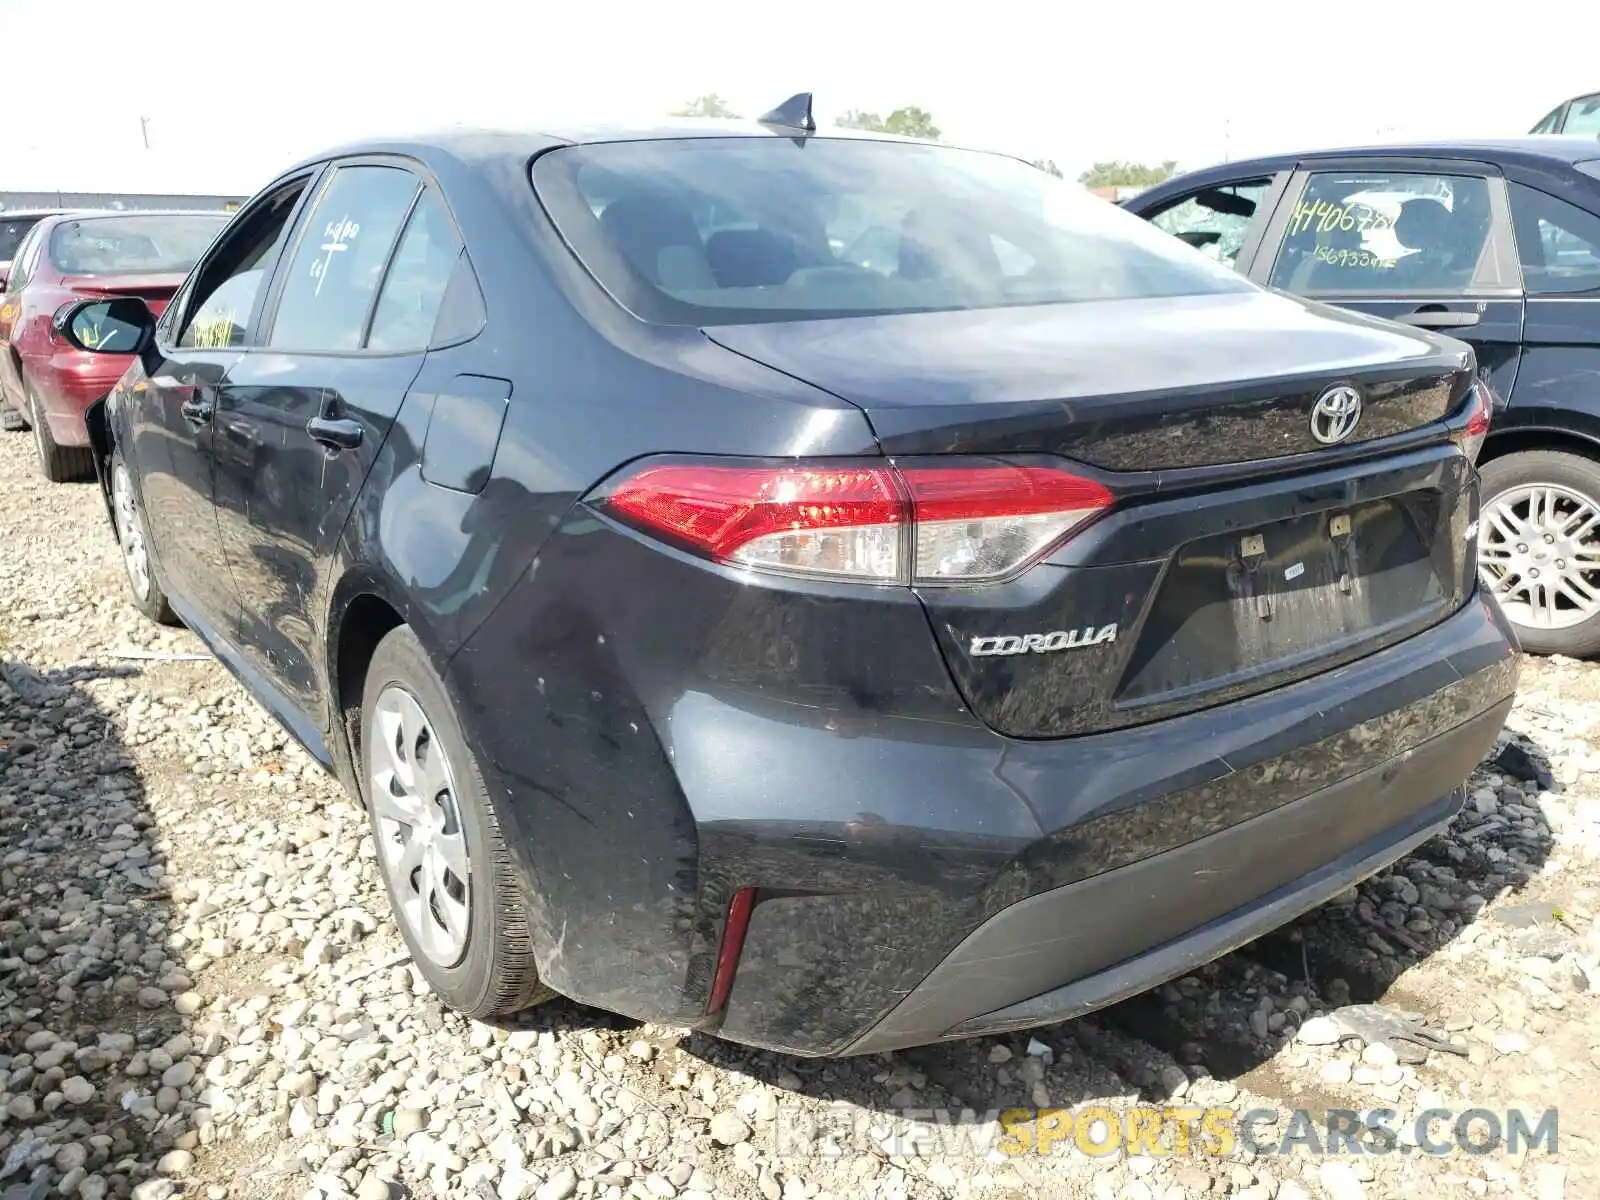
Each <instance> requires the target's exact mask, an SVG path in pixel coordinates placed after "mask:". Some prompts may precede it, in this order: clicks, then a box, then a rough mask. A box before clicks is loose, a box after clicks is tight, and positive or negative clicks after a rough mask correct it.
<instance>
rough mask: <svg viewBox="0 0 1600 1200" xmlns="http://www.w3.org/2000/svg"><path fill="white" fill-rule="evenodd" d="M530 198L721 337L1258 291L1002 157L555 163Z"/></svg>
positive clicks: (591, 266)
mask: <svg viewBox="0 0 1600 1200" xmlns="http://www.w3.org/2000/svg"><path fill="white" fill-rule="evenodd" d="M533 181H534V186H535V188H536V189H537V191H538V193H539V196H540V199H541V200H542V201H543V203H544V205H545V207H546V209H547V211H549V213H550V214H551V217H552V219H553V220H554V222H555V224H556V226H557V228H558V229H559V230H560V232H561V233H562V235H563V237H564V238H565V240H566V242H567V244H568V245H569V246H571V247H572V249H573V250H574V252H575V253H576V254H577V256H578V258H579V259H580V260H581V261H582V262H583V264H584V265H585V266H586V267H587V268H588V270H589V272H590V273H591V274H592V275H594V277H595V278H596V279H597V280H598V281H599V282H600V284H601V285H602V286H604V287H605V288H606V290H607V291H609V292H610V293H611V294H612V295H613V296H614V297H616V298H617V300H618V301H619V302H621V303H622V304H623V305H624V306H625V307H626V308H628V309H629V310H630V311H632V312H633V313H634V314H635V315H637V316H640V317H642V318H643V319H645V320H648V321H655V322H660V323H666V324H680V325H682V324H694V325H719V324H734V323H740V322H747V321H775V320H778V321H781V320H806V319H819V318H827V317H844V316H858V315H872V314H880V313H900V312H924V311H950V310H972V309H992V308H1003V307H1008V306H1015V305H1037V304H1064V303H1075V302H1081V301H1091V300H1118V299H1136V298H1150V297H1160V296H1186V295H1197V294H1203V293H1215V292H1229V291H1242V290H1249V288H1250V285H1249V284H1247V283H1245V282H1244V281H1243V280H1241V279H1239V278H1238V277H1237V276H1236V275H1234V274H1232V273H1231V272H1229V271H1227V270H1225V269H1224V268H1222V267H1220V266H1219V265H1218V264H1216V263H1213V262H1207V261H1206V260H1205V259H1204V258H1203V257H1202V256H1200V255H1198V254H1195V253H1194V252H1193V251H1191V250H1189V249H1188V248H1186V247H1184V246H1182V245H1179V244H1178V243H1177V242H1175V241H1173V240H1172V239H1171V238H1168V237H1166V236H1165V235H1164V234H1162V233H1160V232H1158V231H1157V230H1154V229H1151V228H1150V227H1149V226H1148V225H1147V224H1146V223H1145V222H1144V221H1142V220H1140V219H1139V218H1138V217H1135V216H1134V215H1133V214H1131V213H1128V212H1125V211H1123V210H1122V209H1119V208H1117V207H1116V206H1115V205H1111V204H1107V203H1106V202H1105V201H1103V200H1100V199H1097V198H1096V197H1094V196H1091V195H1089V194H1088V193H1087V192H1085V191H1084V190H1083V189H1082V188H1079V187H1077V186H1076V185H1073V184H1068V183H1063V182H1062V181H1061V180H1058V179H1055V178H1052V177H1051V176H1049V175H1047V174H1045V173H1044V172H1042V171H1040V170H1038V169H1037V168H1036V167H1033V166H1030V165H1029V164H1027V163H1023V162H1018V161H1016V160H1014V159H1009V158H1005V157H1002V156H1000V155H995V154H986V153H982V152H979V151H969V150H954V149H950V148H948V147H944V146H933V145H925V144H903V143H891V142H874V141H855V140H850V139H844V138H815V137H814V138H807V139H805V140H804V141H803V142H802V143H801V144H800V145H796V144H795V142H794V141H793V140H791V139H788V138H749V137H744V138H740V137H730V138H704V139H689V140H682V141H674V140H665V141H647V142H625V143H624V142H618V143H610V144H601V145H589V146H576V147H570V148H563V149H559V150H554V151H551V152H550V153H547V154H545V155H542V156H541V157H540V158H539V159H538V160H537V161H536V162H535V164H534V169H533Z"/></svg>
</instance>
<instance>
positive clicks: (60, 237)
mask: <svg viewBox="0 0 1600 1200" xmlns="http://www.w3.org/2000/svg"><path fill="white" fill-rule="evenodd" d="M227 222H228V214H227V213H220V212H219V213H152V214H150V215H143V214H141V215H138V216H118V217H85V218H83V219H81V220H76V221H63V222H62V223H61V224H59V225H57V226H56V227H55V229H54V230H53V231H52V232H51V234H50V261H51V262H53V263H54V264H55V265H56V269H57V270H58V271H60V272H61V273H62V274H63V275H124V274H134V275H141V274H151V275H158V274H159V275H165V274H174V273H177V274H182V273H186V272H187V271H188V270H189V268H190V267H192V266H194V264H195V261H196V260H197V259H198V258H199V257H200V256H201V255H202V254H204V253H205V249H206V247H207V246H209V245H210V244H211V239H212V238H214V237H216V236H217V230H219V229H221V228H222V227H223V226H224V225H226V224H227Z"/></svg>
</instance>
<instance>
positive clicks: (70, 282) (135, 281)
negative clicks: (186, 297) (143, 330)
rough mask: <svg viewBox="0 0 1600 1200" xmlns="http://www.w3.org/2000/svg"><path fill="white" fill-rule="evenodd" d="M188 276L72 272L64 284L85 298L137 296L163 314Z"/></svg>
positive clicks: (154, 310)
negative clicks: (79, 273) (74, 273)
mask: <svg viewBox="0 0 1600 1200" xmlns="http://www.w3.org/2000/svg"><path fill="white" fill-rule="evenodd" d="M184 279H185V276H184V275H181V274H162V275H69V276H67V277H65V278H63V279H62V281H61V285H62V286H63V287H65V288H69V289H71V291H72V292H73V293H74V294H75V295H79V296H82V297H84V298H85V299H93V298H96V297H100V296H136V297H138V298H139V299H140V300H143V301H144V302H145V304H146V305H148V306H149V308H150V311H151V312H153V313H155V315H156V316H158V317H159V316H160V315H161V314H162V312H164V311H165V310H166V307H167V302H168V301H169V300H171V299H172V297H173V295H174V294H175V293H176V292H177V290H178V288H179V287H181V286H182V285H183V281H184Z"/></svg>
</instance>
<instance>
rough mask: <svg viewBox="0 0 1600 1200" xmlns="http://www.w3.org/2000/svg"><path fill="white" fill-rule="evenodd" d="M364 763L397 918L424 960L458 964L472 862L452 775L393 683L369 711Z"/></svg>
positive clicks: (422, 720)
mask: <svg viewBox="0 0 1600 1200" xmlns="http://www.w3.org/2000/svg"><path fill="white" fill-rule="evenodd" d="M370 736H371V738H372V752H371V756H370V759H369V769H370V771H371V778H370V780H369V783H370V785H371V796H372V806H373V816H374V817H375V818H376V821H377V827H378V858H379V861H380V862H381V863H382V865H383V870H384V874H385V875H386V876H387V877H388V881H389V892H390V895H391V896H392V897H393V898H394V905H395V909H396V912H397V913H398V915H399V918H400V920H401V921H403V922H404V923H405V925H406V928H407V929H408V930H409V931H410V933H411V936H412V938H413V940H414V941H415V942H416V943H417V945H418V946H420V947H421V949H422V952H423V953H424V954H425V955H427V957H428V958H429V960H431V961H432V962H435V963H437V964H438V965H440V966H442V967H452V966H454V965H455V964H456V963H458V962H460V961H461V956H462V954H463V953H464V952H465V951H466V947H467V932H468V930H469V928H470V927H471V922H470V917H471V915H472V884H471V881H470V877H471V864H470V863H469V862H468V859H467V839H466V834H465V832H464V830H463V829H462V826H461V813H460V809H459V808H458V807H457V801H456V786H455V774H454V772H453V771H452V770H451V767H450V760H449V758H448V756H447V755H446V754H445V750H444V744H443V743H442V742H441V741H440V740H439V738H438V737H437V736H436V735H435V734H434V731H433V726H432V724H431V723H430V722H429V721H428V717H427V714H426V713H424V712H423V711H422V706H421V705H420V704H418V703H417V700H416V697H415V696H413V695H412V694H411V693H410V692H408V691H407V690H406V689H405V688H403V687H401V686H399V685H398V684H390V685H389V686H388V687H386V688H384V689H383V691H382V692H381V693H379V695H378V702H377V704H376V705H374V706H373V711H372V725H371V732H370Z"/></svg>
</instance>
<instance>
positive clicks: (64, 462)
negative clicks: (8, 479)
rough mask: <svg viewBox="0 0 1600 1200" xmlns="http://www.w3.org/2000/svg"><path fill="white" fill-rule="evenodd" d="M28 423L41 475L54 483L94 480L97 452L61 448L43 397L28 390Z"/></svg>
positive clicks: (88, 449)
mask: <svg viewBox="0 0 1600 1200" xmlns="http://www.w3.org/2000/svg"><path fill="white" fill-rule="evenodd" d="M28 404H29V406H30V409H31V411H30V412H29V414H28V424H30V425H32V426H33V448H34V450H35V451H36V452H37V454H38V458H39V473H40V474H41V475H43V476H44V477H45V478H46V479H48V480H49V481H50V482H51V483H74V482H76V481H78V480H80V479H92V478H93V477H94V450H93V448H91V447H89V446H58V445H56V439H55V438H54V436H52V435H51V433H50V423H49V422H48V421H46V420H45V419H44V411H43V410H42V409H41V408H40V407H39V397H38V396H36V395H34V394H33V390H32V389H31V388H30V389H29V390H28Z"/></svg>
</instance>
